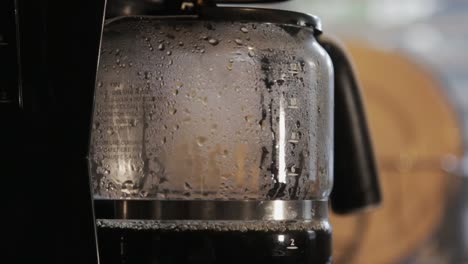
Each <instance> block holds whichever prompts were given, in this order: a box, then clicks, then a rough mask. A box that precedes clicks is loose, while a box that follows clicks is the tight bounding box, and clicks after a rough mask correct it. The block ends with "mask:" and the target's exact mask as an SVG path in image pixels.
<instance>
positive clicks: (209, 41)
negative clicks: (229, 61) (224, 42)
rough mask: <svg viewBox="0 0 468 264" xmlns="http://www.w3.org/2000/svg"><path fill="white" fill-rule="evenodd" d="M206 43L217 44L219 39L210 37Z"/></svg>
mask: <svg viewBox="0 0 468 264" xmlns="http://www.w3.org/2000/svg"><path fill="white" fill-rule="evenodd" d="M208 43H210V44H211V45H213V46H215V45H218V43H219V41H218V40H217V39H214V38H210V39H209V40H208Z"/></svg>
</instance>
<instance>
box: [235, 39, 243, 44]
mask: <svg viewBox="0 0 468 264" xmlns="http://www.w3.org/2000/svg"><path fill="white" fill-rule="evenodd" d="M234 42H236V44H237V45H242V40H240V39H235V40H234Z"/></svg>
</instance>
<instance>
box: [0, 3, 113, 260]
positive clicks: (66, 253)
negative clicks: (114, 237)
mask: <svg viewBox="0 0 468 264" xmlns="http://www.w3.org/2000/svg"><path fill="white" fill-rule="evenodd" d="M104 6H105V1H104V0H98V1H80V2H75V3H71V2H68V1H56V0H47V1H46V0H38V1H28V0H4V1H0V36H1V37H0V69H1V71H0V120H1V125H0V127H1V128H0V157H1V158H0V165H1V172H0V175H1V176H2V179H3V180H2V181H3V184H4V187H5V188H4V192H3V197H5V198H4V201H5V202H6V206H5V207H4V210H5V211H4V213H3V219H4V221H6V223H5V222H4V225H3V229H4V231H3V232H2V234H3V240H4V241H5V243H6V248H4V252H5V253H4V254H3V259H4V261H8V262H10V263H31V262H32V261H33V262H41V263H97V250H96V242H95V241H96V240H95V229H94V218H93V210H92V202H91V195H90V188H89V179H88V177H87V176H86V175H87V174H88V169H87V161H86V155H87V152H88V142H89V131H90V129H91V127H90V126H91V125H90V118H91V113H92V104H93V93H94V83H95V75H96V65H97V60H98V53H99V41H100V36H101V28H102V22H103V14H104Z"/></svg>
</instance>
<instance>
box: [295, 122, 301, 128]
mask: <svg viewBox="0 0 468 264" xmlns="http://www.w3.org/2000/svg"><path fill="white" fill-rule="evenodd" d="M300 127H301V122H299V120H297V121H296V128H300Z"/></svg>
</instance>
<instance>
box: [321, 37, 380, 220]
mask: <svg viewBox="0 0 468 264" xmlns="http://www.w3.org/2000/svg"><path fill="white" fill-rule="evenodd" d="M318 40H319V43H320V44H321V45H322V46H323V48H324V49H325V50H326V51H327V52H328V54H329V56H330V58H331V60H332V63H333V68H334V84H335V119H334V120H335V121H334V133H335V135H334V138H335V149H334V153H335V157H334V183H333V190H332V193H331V197H330V200H331V206H332V209H333V211H334V212H336V213H338V214H347V213H351V212H354V211H357V210H361V209H365V208H367V207H373V206H376V205H379V204H380V202H381V200H382V195H381V191H380V186H379V179H378V178H379V177H378V171H377V166H376V161H375V157H374V151H373V148H372V142H371V137H370V134H369V130H368V127H367V120H366V115H365V110H364V106H363V103H362V99H361V91H360V87H359V84H358V82H357V80H356V77H355V74H354V70H353V67H352V65H351V63H350V60H349V59H348V56H347V55H346V53H345V52H344V49H343V48H341V46H340V45H338V44H337V42H336V41H333V40H332V39H330V38H328V37H325V36H320V37H319V38H318Z"/></svg>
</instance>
